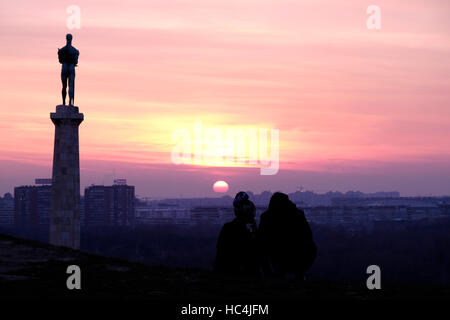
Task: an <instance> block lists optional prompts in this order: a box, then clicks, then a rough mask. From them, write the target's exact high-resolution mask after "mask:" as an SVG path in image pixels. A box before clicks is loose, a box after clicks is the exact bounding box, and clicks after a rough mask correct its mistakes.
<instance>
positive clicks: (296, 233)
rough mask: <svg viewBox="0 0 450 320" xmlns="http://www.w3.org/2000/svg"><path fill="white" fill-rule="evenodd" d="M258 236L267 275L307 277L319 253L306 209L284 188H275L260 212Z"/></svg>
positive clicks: (299, 278) (264, 270) (263, 265)
mask: <svg viewBox="0 0 450 320" xmlns="http://www.w3.org/2000/svg"><path fill="white" fill-rule="evenodd" d="M258 239H259V242H260V245H261V251H262V256H263V257H262V267H263V272H264V275H265V276H266V275H267V276H275V277H284V278H296V279H298V280H303V279H304V273H305V272H306V271H307V270H308V269H309V268H310V267H311V266H312V264H313V262H314V259H315V258H316V255H317V248H316V245H315V244H314V242H313V238H312V232H311V229H310V227H309V224H308V222H307V221H306V218H305V214H304V212H303V210H301V209H298V208H297V206H296V205H295V204H294V203H293V202H292V201H290V200H289V198H288V196H287V195H286V194H284V193H281V192H275V193H274V194H273V195H272V197H271V199H270V202H269V209H268V210H267V211H265V212H264V213H263V214H262V215H261V219H260V224H259V228H258Z"/></svg>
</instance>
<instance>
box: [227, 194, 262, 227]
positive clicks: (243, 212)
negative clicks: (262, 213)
mask: <svg viewBox="0 0 450 320" xmlns="http://www.w3.org/2000/svg"><path fill="white" fill-rule="evenodd" d="M233 207H234V214H235V215H236V217H238V218H243V219H245V220H247V221H251V220H253V219H254V218H255V213H256V207H255V205H254V204H253V202H251V201H250V200H249V198H248V194H247V193H245V192H243V191H240V192H238V193H237V194H236V196H235V197H234V201H233Z"/></svg>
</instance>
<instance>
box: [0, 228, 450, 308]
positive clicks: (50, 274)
mask: <svg viewBox="0 0 450 320" xmlns="http://www.w3.org/2000/svg"><path fill="white" fill-rule="evenodd" d="M69 265H78V266H79V267H80V268H81V290H68V289H67V287H66V280H67V278H68V277H69V274H67V273H66V270H67V267H68V266H69ZM0 299H1V300H3V299H21V300H23V299H59V300H67V299H71V300H72V299H81V300H84V299H88V300H92V299H94V300H95V299H132V300H134V299H140V300H142V299H144V300H153V301H161V302H164V301H185V302H190V303H195V302H196V301H211V302H213V301H216V302H217V301H229V300H235V301H248V302H250V301H255V302H256V301H258V302H264V301H265V302H270V301H301V300H306V301H312V300H313V301H317V300H319V301H321V300H341V301H374V300H385V301H386V300H387V301H391V300H394V301H400V300H429V301H431V300H432V301H434V300H450V287H448V286H427V285H393V284H388V283H382V289H381V290H368V289H367V288H366V286H365V283H345V282H339V283H338V282H324V281H306V282H305V283H296V282H289V281H281V280H261V279H244V278H236V277H230V276H224V275H221V274H216V273H214V272H212V271H208V270H200V269H183V268H169V267H154V266H148V265H144V264H140V263H132V262H128V261H126V260H122V259H115V258H107V257H102V256H97V255H92V254H88V253H84V252H81V251H77V250H72V249H68V248H62V247H55V246H52V245H49V244H44V243H40V242H36V241H31V240H23V239H18V238H14V237H11V236H5V235H0Z"/></svg>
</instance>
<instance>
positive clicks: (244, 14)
mask: <svg viewBox="0 0 450 320" xmlns="http://www.w3.org/2000/svg"><path fill="white" fill-rule="evenodd" d="M71 4H76V5H78V6H80V8H81V29H80V30H68V29H67V27H66V19H67V16H68V14H67V13H66V8H67V7H68V6H69V5H71ZM372 4H376V5H378V6H380V8H381V30H376V31H373V30H368V29H367V27H366V19H367V17H368V15H367V14H366V8H367V7H368V6H369V5H372ZM449 9H450V3H449V2H447V1H425V0H423V1H418V0H409V1H406V0H405V1H386V0H383V1H363V0H358V1H356V0H346V1H343V0H342V1H323V0H314V1H313V0H307V1H300V0H298V1H295V0H291V1H287V0H270V1H264V0H239V1H237V0H157V1H152V0H150V1H148V0H147V1H140V0H134V1H117V0H113V1H111V0H108V1H106V0H105V1H103V0H102V1H77V2H72V1H49V0H41V1H23V0H16V1H3V2H1V3H0V130H1V134H0V193H4V192H12V190H13V187H14V186H17V185H22V184H31V183H33V181H34V178H35V177H50V176H51V161H52V152H53V133H54V128H53V124H52V123H51V121H50V119H49V113H50V112H52V111H54V108H55V106H56V105H57V104H59V103H60V99H61V98H60V86H61V84H60V80H59V72H60V65H59V63H58V60H57V55H56V51H57V48H58V47H62V46H63V45H64V44H65V40H64V38H65V34H66V33H68V32H71V33H72V34H73V35H74V41H73V45H74V46H75V47H77V48H78V49H79V50H80V61H79V67H78V68H77V78H76V96H75V102H76V105H77V106H79V108H80V111H81V112H83V113H84V115H85V121H84V122H83V123H82V125H81V127H80V158H81V160H80V164H81V184H82V187H84V186H86V185H90V184H92V183H95V184H110V183H112V177H113V176H114V175H115V176H116V177H119V178H121V177H124V178H127V179H128V182H129V183H130V184H134V185H136V188H137V191H136V193H137V194H138V195H141V196H150V197H163V196H179V195H182V196H198V195H205V196H211V195H212V194H213V191H212V184H213V183H214V181H216V180H225V181H227V182H228V183H229V185H230V191H229V194H233V193H234V192H237V191H239V190H241V189H244V190H248V189H249V190H254V191H256V192H260V191H263V190H273V191H274V190H283V191H286V192H292V191H295V190H296V189H297V188H298V187H299V186H304V187H305V188H306V189H310V190H316V191H319V192H324V191H328V190H340V191H347V190H357V189H358V190H361V191H366V192H371V191H376V190H398V191H400V192H401V193H402V194H405V195H416V194H450V161H449V160H450V148H449V146H450V78H449V74H450V59H449V57H450V22H449V19H448V13H449V12H450V10H449ZM195 121H202V123H203V124H204V125H205V126H206V127H219V128H227V127H230V128H267V129H278V130H279V132H280V171H279V173H278V174H277V175H274V176H265V177H262V176H260V175H259V170H256V169H254V168H236V167H233V168H224V167H211V166H187V165H179V166H176V165H174V164H172V162H171V157H170V153H171V150H172V148H173V146H174V143H173V142H172V140H171V136H172V133H173V131H174V130H178V129H187V130H191V129H192V126H193V124H194V122H195ZM82 193H83V192H82Z"/></svg>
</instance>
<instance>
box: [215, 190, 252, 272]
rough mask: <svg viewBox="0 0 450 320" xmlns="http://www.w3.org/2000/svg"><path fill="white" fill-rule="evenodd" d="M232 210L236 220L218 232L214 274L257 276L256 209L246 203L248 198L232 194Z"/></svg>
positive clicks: (242, 193) (241, 193)
mask: <svg viewBox="0 0 450 320" xmlns="http://www.w3.org/2000/svg"><path fill="white" fill-rule="evenodd" d="M233 207H234V214H235V216H236V217H235V218H234V220H233V221H231V222H228V223H226V224H224V226H223V227H222V230H221V231H220V234H219V238H218V241H217V254H216V259H215V261H214V270H216V271H220V272H227V273H234V274H247V275H259V273H260V268H259V255H258V246H257V240H256V231H257V225H256V221H255V212H256V207H255V205H254V204H253V202H251V201H250V200H249V197H248V194H247V193H245V192H243V191H241V192H238V193H237V194H236V197H235V199H234V201H233Z"/></svg>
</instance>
